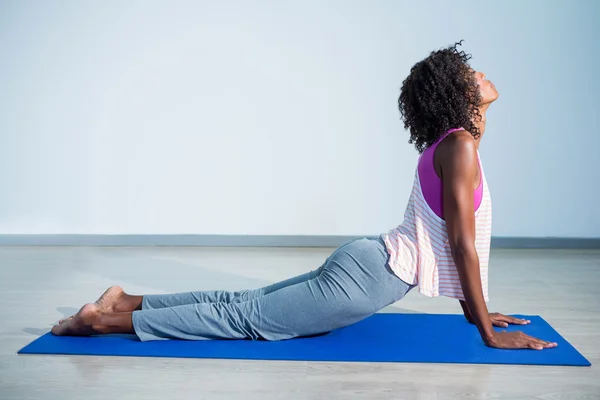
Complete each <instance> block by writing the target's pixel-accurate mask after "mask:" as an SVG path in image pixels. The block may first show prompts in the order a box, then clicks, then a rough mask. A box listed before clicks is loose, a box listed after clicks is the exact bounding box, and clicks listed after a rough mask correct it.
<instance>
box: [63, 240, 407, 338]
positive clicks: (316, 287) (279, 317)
mask: <svg viewBox="0 0 600 400" xmlns="http://www.w3.org/2000/svg"><path fill="white" fill-rule="evenodd" d="M384 246H385V245H384V244H383V243H382V242H381V241H374V240H368V239H363V240H359V241H355V242H353V243H352V245H349V246H347V247H343V248H341V251H339V252H336V254H335V255H332V257H331V258H330V260H329V262H328V263H327V264H326V265H325V267H324V269H323V270H322V272H321V274H320V275H318V276H316V277H315V278H313V279H311V280H307V281H304V282H300V283H297V284H295V285H291V286H287V287H284V288H281V289H279V290H276V291H274V292H271V293H269V294H266V295H263V296H261V297H257V298H254V299H252V300H248V301H244V302H234V303H196V304H187V305H181V306H176V307H171V308H162V309H151V310H141V311H135V312H133V313H123V314H115V315H111V314H107V315H102V316H100V317H97V318H96V319H95V320H93V321H92V318H90V319H88V321H87V322H86V323H81V324H80V325H73V327H72V328H71V329H69V327H65V328H64V329H61V327H60V326H58V327H57V328H56V330H55V329H53V332H55V333H56V334H77V332H75V331H76V329H75V328H77V327H79V328H78V329H79V332H82V333H79V334H89V333H87V332H89V330H90V329H92V330H93V331H95V332H101V333H110V332H131V331H135V333H136V334H137V335H138V336H139V337H140V339H141V340H156V339H162V338H179V339H190V340H200V339H246V338H250V339H253V340H256V339H266V340H282V339H289V338H293V337H298V336H306V335H312V334H317V333H323V332H328V331H331V330H333V329H336V328H340V327H343V326H347V325H350V324H353V323H355V322H358V321H360V320H361V319H363V318H366V317H368V316H369V315H371V314H373V313H375V312H377V311H378V310H380V309H381V308H383V307H385V306H386V305H389V304H392V303H393V302H395V301H397V300H399V299H400V298H402V297H403V296H404V295H405V294H406V293H407V292H408V290H410V285H408V284H406V283H405V282H403V281H402V280H400V279H399V278H398V277H396V276H395V275H394V274H393V272H391V270H389V269H388V268H387V253H386V251H385V248H384ZM79 319H80V320H83V317H81V318H79ZM109 319H110V321H109ZM77 320H78V318H77V317H76V318H75V322H77ZM111 324H112V325H111ZM88 325H89V326H88ZM82 326H83V327H82Z"/></svg>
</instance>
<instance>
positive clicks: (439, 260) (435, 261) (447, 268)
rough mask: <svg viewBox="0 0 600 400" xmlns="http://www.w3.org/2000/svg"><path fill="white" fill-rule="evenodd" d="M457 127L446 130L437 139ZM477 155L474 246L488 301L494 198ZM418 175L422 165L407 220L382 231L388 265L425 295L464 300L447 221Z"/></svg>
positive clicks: (407, 212)
mask: <svg viewBox="0 0 600 400" xmlns="http://www.w3.org/2000/svg"><path fill="white" fill-rule="evenodd" d="M455 130H456V129H453V130H451V131H448V132H446V134H444V135H443V136H442V138H441V139H440V140H438V142H437V143H439V142H441V140H443V139H444V138H445V137H446V136H447V135H448V134H450V133H451V132H453V131H455ZM437 143H436V144H435V145H437ZM432 147H433V146H432ZM431 150H432V151H433V150H434V149H433V148H432V149H431ZM426 151H427V150H426ZM424 154H425V152H424V153H423V154H422V155H421V158H420V159H419V161H422V157H423V155H424ZM477 158H478V161H479V168H480V174H481V177H482V186H483V187H482V193H481V201H480V202H479V201H477V199H476V204H479V207H476V210H474V213H475V230H476V236H475V249H476V250H477V255H478V256H479V265H480V273H481V283H482V289H483V297H484V299H485V301H486V302H487V301H489V297H488V262H489V254H490V242H491V235H492V201H491V197H490V192H489V190H488V185H487V181H486V179H485V174H484V173H483V167H482V165H481V160H480V159H479V152H477ZM419 178H420V176H419V167H418V166H417V169H416V171H415V179H414V185H413V189H412V192H411V194H410V198H409V200H408V205H407V207H406V211H405V213H404V221H403V222H402V223H401V224H400V225H399V226H397V227H396V228H394V229H392V230H390V231H388V232H387V233H383V234H382V235H381V236H382V238H383V240H384V242H385V245H386V248H387V252H388V254H389V256H390V257H389V261H388V263H389V267H390V268H391V270H392V271H393V272H394V273H395V274H396V275H397V276H398V277H399V278H400V279H402V280H403V281H404V282H406V283H408V284H410V285H414V286H416V287H418V291H419V292H420V293H422V294H424V295H426V296H429V297H435V296H440V295H442V296H446V297H451V298H454V299H460V300H465V298H464V295H463V293H462V288H461V285H460V280H459V277H458V271H457V270H456V266H455V265H454V260H453V258H452V252H451V249H450V244H449V241H448V233H447V231H446V221H444V219H443V218H441V217H440V216H439V215H438V214H439V213H436V212H435V211H434V210H433V209H432V207H431V205H430V204H429V203H428V202H427V201H426V199H425V196H424V195H423V190H422V185H421V182H420V179H419Z"/></svg>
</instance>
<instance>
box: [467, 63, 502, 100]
mask: <svg viewBox="0 0 600 400" xmlns="http://www.w3.org/2000/svg"><path fill="white" fill-rule="evenodd" d="M473 73H474V74H475V79H476V80H477V86H479V94H480V95H481V103H482V105H486V104H491V103H492V102H493V101H494V100H496V99H497V98H498V91H497V90H496V86H494V84H493V83H492V82H491V81H489V80H487V79H485V74H484V73H483V72H479V71H473Z"/></svg>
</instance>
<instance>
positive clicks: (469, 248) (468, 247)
mask: <svg viewBox="0 0 600 400" xmlns="http://www.w3.org/2000/svg"><path fill="white" fill-rule="evenodd" d="M450 248H451V251H452V258H453V259H454V261H455V262H460V263H461V264H463V263H466V264H468V263H469V261H473V260H476V259H477V250H476V249H475V243H474V242H471V241H458V242H456V243H454V244H453V245H452V246H450Z"/></svg>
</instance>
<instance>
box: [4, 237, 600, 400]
mask: <svg viewBox="0 0 600 400" xmlns="http://www.w3.org/2000/svg"><path fill="white" fill-rule="evenodd" d="M332 251H333V249H323V248H175V247H169V248H161V247H158V248H152V247H146V248H117V247H112V248H93V247H0V304H2V307H1V308H0V339H1V340H0V399H2V400H8V399H20V400H21V399H77V400H80V399H103V400H104V399H107V398H108V399H111V398H112V399H119V400H122V399H144V400H147V399H173V400H179V399H188V398H189V399H290V400H291V399H352V398H364V399H427V400H433V399H435V400H438V399H439V400H441V399H483V398H485V399H501V398H502V399H511V400H518V399H544V400H550V399H561V400H567V399H600V373H598V371H599V370H598V367H597V366H596V365H593V366H592V367H589V368H581V367H578V368H576V367H536V366H512V365H453V364H391V363H385V364H383V363H382V364H379V363H323V362H280V361H237V360H206V359H166V358H125V357H86V356H35V355H34V356H18V355H17V354H16V352H17V351H18V350H19V349H20V348H21V347H23V346H25V345H26V344H27V343H29V342H30V341H32V340H34V339H35V338H36V337H38V336H40V335H42V334H44V333H46V332H48V331H49V329H50V328H51V326H52V325H53V324H54V323H55V322H56V321H57V320H58V319H60V318H61V317H63V316H65V315H70V314H71V313H73V312H75V311H76V310H77V309H78V308H79V307H80V306H81V305H82V304H84V303H86V302H91V301H94V300H96V298H97V297H98V296H99V295H100V294H101V293H102V292H103V291H104V290H105V289H106V288H107V287H108V286H110V285H113V284H119V285H121V286H123V287H124V288H125V290H126V291H127V292H131V293H137V294H143V293H167V292H179V291H188V290H209V289H230V290H234V289H240V288H254V287H260V286H263V285H266V284H268V283H271V282H275V281H277V280H281V279H284V278H288V277H290V276H293V275H296V274H299V273H301V272H305V271H308V270H311V269H314V268H316V267H318V266H319V265H321V263H322V262H323V261H324V260H325V258H326V257H327V256H328V255H329V254H330V253H331V252H332ZM490 296H491V301H490V309H491V311H499V312H503V313H522V314H539V315H542V316H543V317H544V318H545V319H546V320H547V321H548V322H549V323H550V324H552V325H553V326H554V327H555V328H556V329H557V330H558V331H559V332H560V333H561V334H562V335H563V336H564V337H565V338H566V339H567V340H569V341H570V342H571V343H572V344H573V345H574V346H575V347H576V348H577V349H578V350H579V351H580V352H581V353H582V354H584V355H585V356H586V357H587V358H588V359H589V360H590V361H591V362H592V364H598V363H599V362H600V307H599V306H600V300H599V299H600V251H595V250H589V251H581V250H577V251H575V250H573V251H558V250H557V251H547V250H545V251H538V250H518V251H516V250H515V251H513V250H493V251H492V259H491V268H490ZM383 312H425V313H459V312H460V307H459V305H458V302H457V301H453V300H450V299H446V298H436V299H429V298H426V297H424V296H422V295H419V294H417V293H415V292H411V293H410V294H409V295H408V296H407V297H406V298H404V299H403V300H401V301H400V302H399V303H397V304H395V305H393V306H391V307H388V308H387V309H385V310H383ZM399 334H401V332H399Z"/></svg>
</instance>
